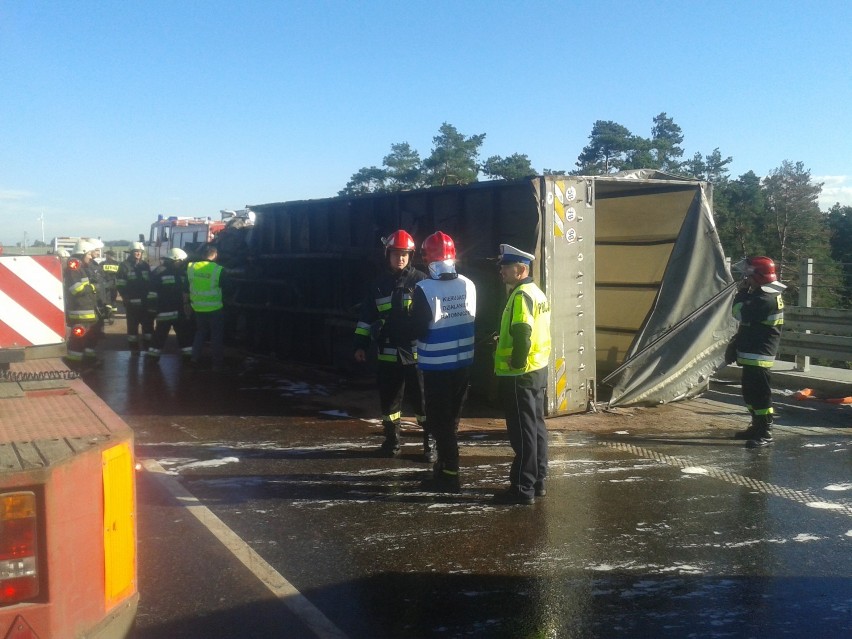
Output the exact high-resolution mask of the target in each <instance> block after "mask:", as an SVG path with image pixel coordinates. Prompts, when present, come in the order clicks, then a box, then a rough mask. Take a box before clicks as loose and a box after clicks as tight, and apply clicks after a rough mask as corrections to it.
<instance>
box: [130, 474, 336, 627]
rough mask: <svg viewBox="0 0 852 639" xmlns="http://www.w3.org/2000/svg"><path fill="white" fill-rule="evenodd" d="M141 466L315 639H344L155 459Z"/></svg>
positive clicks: (305, 599) (298, 593) (300, 595)
mask: <svg viewBox="0 0 852 639" xmlns="http://www.w3.org/2000/svg"><path fill="white" fill-rule="evenodd" d="M142 464H143V466H144V468H145V470H147V471H148V472H149V473H151V475H152V477H154V478H155V479H156V480H157V481H158V482H159V483H160V484H161V485H162V486H163V487H164V488H165V489H166V490H168V491H169V493H171V495H172V496H173V497H174V498H175V499H176V500H177V501H178V503H180V504H181V505H182V506H183V507H185V508H186V509H187V510H188V511H189V512H190V513H192V514H193V515H194V516H195V517H196V518H197V519H198V521H200V522H201V523H202V524H204V526H205V527H206V528H207V529H208V530H209V531H210V532H211V533H213V536H214V537H216V539H218V540H219V541H221V542H222V543H223V544H224V545H225V548H227V549H228V550H230V551H231V553H232V554H233V555H234V556H235V557H236V558H237V559H239V560H240V561H241V562H242V563H243V565H245V567H246V568H248V569H249V570H250V571H251V572H252V574H254V575H255V576H256V577H257V578H258V579H260V581H261V582H263V584H264V585H265V586H266V587H267V588H269V590H270V591H271V592H272V593H273V594H274V595H275V596H276V597H278V599H279V600H280V601H281V602H282V603H283V604H284V605H285V606H287V607H288V608H289V609H290V610H291V611H292V612H293V613H295V614H296V615H297V616H298V617H299V619H301V620H302V622H303V623H304V624H305V625H306V626H307V627H308V628H310V629H311V631H313V633H314V634H315V635H316V637H317V639H347V637H346V635H345V634H344V633H343V631H341V630H340V629H339V628H338V627H337V626H335V625H334V624H333V623H332V622H331V621H330V620H329V618H328V617H326V616H325V615H324V614H322V612H320V610H319V609H318V608H317V607H316V606H314V605H313V604H312V603H311V602H310V601H308V599H307V598H306V597H305V596H304V595H303V594H302V593H300V592H299V591H298V590H296V588H295V587H294V586H293V584H291V583H290V582H289V581H287V580H286V579H285V578H284V577H283V576H282V575H281V574H280V573H279V572H278V571H277V570H275V568H273V567H272V566H271V565H270V564H269V563H268V562H267V561H266V560H265V559H264V558H263V557H261V556H260V555H258V554H257V553H256V552H255V551H254V550H253V549H252V548H251V546H249V545H248V544H247V543H246V542H244V541H243V540H242V539H241V538H240V537H239V535H237V534H236V533H235V532H234V531H233V530H231V529H230V528H228V526H226V525H225V523H224V522H223V521H222V520H221V519H219V518H218V517H217V516H216V515H215V514H213V512H212V511H211V510H210V509H209V508H207V507H206V506H204V505H203V504H202V503H201V502H200V501H199V500H198V499H197V498H196V497H195V496H194V495H193V494H192V493H190V492H189V491H188V490H187V489H186V488H184V486H183V485H182V484H181V483H180V482H179V481H178V480H177V479H176V478H175V477H174V476H172V475H169V474H168V473H167V472H166V471H165V469H163V467H162V466H160V464H159V463H158V462H157V461H156V460H154V459H146V460H144V461H142Z"/></svg>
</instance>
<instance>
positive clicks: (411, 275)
mask: <svg viewBox="0 0 852 639" xmlns="http://www.w3.org/2000/svg"><path fill="white" fill-rule="evenodd" d="M423 279H426V274H425V273H423V272H422V271H418V270H417V269H416V268H414V267H413V266H411V265H409V266H406V267H405V268H404V269H402V270H401V271H400V272H399V273H393V272H391V271H390V269H385V270H384V271H383V272H382V273H381V275H379V276H378V277H377V278H376V280H375V281H374V282H373V285H372V286H371V287H370V290H369V292H368V293H367V295H366V296H365V297H364V301H363V302H362V303H361V314H360V316H359V318H358V325H357V326H356V327H355V350H358V349H364V350H367V349H368V348H369V347H370V342H371V339H372V331H373V330H374V328H373V327H374V326H375V327H376V328H377V329H378V337H377V338H376V345H377V347H378V358H379V361H381V362H395V361H397V360H399V361H400V362H401V363H402V364H414V363H416V361H417V349H416V348H415V340H413V339H411V338H409V337H407V336H406V334H405V333H406V330H405V329H406V327H405V320H406V317H407V315H408V308H409V306H411V296H412V293H413V292H414V286H415V285H416V284H417V282H419V281H420V280H423Z"/></svg>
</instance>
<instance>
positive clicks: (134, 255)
mask: <svg viewBox="0 0 852 639" xmlns="http://www.w3.org/2000/svg"><path fill="white" fill-rule="evenodd" d="M144 250H145V245H144V244H142V242H134V243H133V245H132V246H131V250H130V254H129V255H128V256H127V259H125V260H124V261H123V262H122V263H121V264H120V265H119V267H118V274H117V275H116V278H115V285H116V288H117V289H118V293H119V295H121V299H122V301H123V302H124V312H125V314H126V317H127V344H128V347H129V348H130V354H131V355H139V353H140V352H144V351H145V350H147V349H148V344H149V343H150V342H151V336H152V333H153V332H154V321H153V318H152V316H151V314H150V313H148V294H149V293H150V277H151V267H150V266H149V265H148V262H146V261H145V260H143V259H142V253H143V251H144ZM140 328H141V330H142V335H141V339H140V335H139V330H140Z"/></svg>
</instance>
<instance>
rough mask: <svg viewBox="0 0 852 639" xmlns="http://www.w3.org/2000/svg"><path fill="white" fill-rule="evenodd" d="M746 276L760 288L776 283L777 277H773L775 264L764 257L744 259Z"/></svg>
mask: <svg viewBox="0 0 852 639" xmlns="http://www.w3.org/2000/svg"><path fill="white" fill-rule="evenodd" d="M746 275H747V276H750V277H752V278H753V279H754V281H755V282H756V283H758V284H760V285H761V286H763V285H764V284H769V283H770V282H777V281H778V276H777V275H775V262H773V261H772V260H771V259H770V258H768V257H764V256H760V257H747V258H746Z"/></svg>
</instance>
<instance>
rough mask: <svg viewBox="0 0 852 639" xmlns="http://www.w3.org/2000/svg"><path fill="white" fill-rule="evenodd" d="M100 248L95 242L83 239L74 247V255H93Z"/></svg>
mask: <svg viewBox="0 0 852 639" xmlns="http://www.w3.org/2000/svg"><path fill="white" fill-rule="evenodd" d="M99 248H100V246H98V245H97V244H96V243H95V242H94V241H93V240H90V239H86V238H81V239H79V240H77V244H75V245H74V251H73V253H72V255H85V254H86V253H91V252H92V251H96V250H98V249H99Z"/></svg>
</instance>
